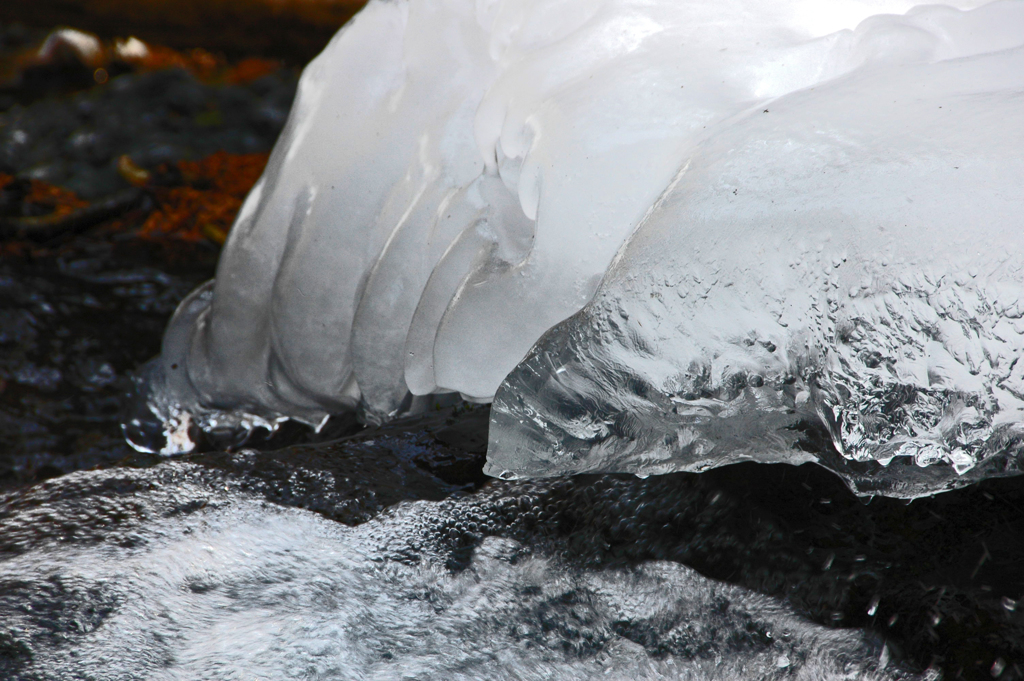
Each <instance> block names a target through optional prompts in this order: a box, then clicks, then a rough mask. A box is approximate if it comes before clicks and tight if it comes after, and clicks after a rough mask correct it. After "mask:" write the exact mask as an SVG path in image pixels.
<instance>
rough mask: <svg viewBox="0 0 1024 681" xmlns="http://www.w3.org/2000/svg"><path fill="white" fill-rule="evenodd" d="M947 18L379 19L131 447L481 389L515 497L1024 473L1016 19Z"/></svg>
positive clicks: (343, 56) (988, 10)
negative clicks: (702, 477) (753, 481)
mask: <svg viewBox="0 0 1024 681" xmlns="http://www.w3.org/2000/svg"><path fill="white" fill-rule="evenodd" d="M950 4H955V5H956V7H949V6H939V5H936V6H928V7H920V8H913V9H911V6H910V3H905V2H901V1H899V0H892V1H889V0H886V1H874V2H871V1H857V0H833V1H830V2H827V3H822V2H817V1H814V2H812V1H810V0H807V1H806V2H801V1H790V2H749V1H747V0H735V1H733V2H729V1H727V0H714V1H713V2H704V1H696V2H686V3H679V2H674V1H665V2H655V3H649V2H644V3H637V2H627V1H622V0H607V1H606V2H599V3H595V2H592V1H591V0H563V1H562V2H550V1H547V2H526V1H512V0H506V1H504V2H497V1H494V2H487V1H485V0H481V1H478V2H476V3H471V2H468V1H467V0H458V1H456V0H451V1H447V2H446V1H442V0H410V1H408V2H376V1H375V2H371V3H370V4H369V5H368V6H367V7H366V8H365V9H364V10H363V11H362V12H361V13H360V14H359V15H358V16H357V17H356V18H355V19H354V20H353V21H352V22H351V23H350V24H349V25H348V26H347V27H346V28H344V29H343V30H342V31H341V32H340V33H339V34H338V36H337V37H336V38H335V39H334V41H333V42H332V43H331V44H330V45H329V46H328V48H327V49H326V50H325V51H324V53H323V54H322V55H320V57H318V58H317V59H316V60H315V61H314V62H313V63H312V64H310V66H309V67H308V68H307V69H306V71H305V73H304V75H303V78H302V82H301V84H300V88H299V93H298V96H297V99H296V103H295V105H294V108H293V111H292V114H291V117H290V119H289V122H288V125H287V127H286V130H285V132H284V133H283V135H282V137H281V139H280V141H279V142H278V145H277V147H276V149H275V151H274V154H273V155H272V158H271V161H270V164H269V166H268V170H267V172H266V173H265V175H264V177H263V178H262V179H261V181H260V182H259V184H258V185H257V186H256V187H255V188H254V189H253V191H252V193H251V195H250V196H249V198H248V200H247V201H246V203H245V205H244V207H243V209H242V211H241V214H240V215H239V217H238V220H237V223H236V225H235V227H234V229H233V230H232V235H231V238H230V240H229V243H228V244H227V247H226V248H225V251H224V254H223V256H222V259H221V262H220V265H219V268H218V273H217V279H216V281H215V282H211V283H209V284H207V285H206V286H205V287H203V288H201V289H199V290H198V291H196V292H195V293H194V294H193V295H192V296H191V297H190V298H189V299H188V300H186V301H185V302H184V303H183V304H182V306H181V308H180V309H179V311H178V312H177V314H176V315H175V318H174V319H173V320H172V322H171V325H170V327H169V328H168V331H167V334H166V336H165V340H164V347H163V352H162V355H161V357H160V358H159V359H158V360H157V361H156V362H155V363H154V364H153V365H151V366H150V368H149V370H148V373H147V375H146V377H145V379H144V381H143V384H142V395H141V398H140V409H139V414H138V416H137V418H134V419H131V420H130V421H129V422H128V423H127V424H126V432H127V433H128V435H129V437H130V438H131V439H132V440H133V441H134V442H135V443H136V446H139V447H148V448H150V449H158V450H162V451H164V452H165V453H173V452H175V451H182V450H187V449H188V448H189V447H191V446H192V445H191V440H190V438H189V435H188V430H189V428H190V427H193V426H198V427H200V428H202V429H204V430H217V429H222V428H227V429H238V428H242V429H245V428H252V427H254V426H255V425H265V426H267V427H274V426H275V424H277V423H279V422H280V420H282V419H285V418H294V419H298V420H301V421H305V422H307V423H310V424H313V425H316V424H318V423H321V422H322V420H323V419H324V418H325V417H326V415H327V414H329V413H332V412H337V411H341V410H348V409H354V408H358V409H361V410H362V412H363V413H364V414H365V415H366V417H367V419H368V420H370V421H381V420H385V419H387V418H389V417H390V416H392V415H394V414H395V413H398V412H399V411H401V410H403V409H408V408H409V406H410V400H409V396H410V395H414V396H421V395H428V394H432V393H444V392H457V393H461V394H462V395H463V396H464V397H466V398H468V399H472V400H477V401H489V400H491V399H492V398H493V399H494V400H495V410H494V414H495V415H494V422H493V424H492V434H491V443H490V450H489V454H488V456H489V468H488V470H489V471H490V472H491V473H493V474H496V475H503V476H505V477H509V476H517V475H552V474H558V473H565V472H577V471H632V472H636V473H639V474H650V473H660V472H665V471H671V470H701V469H704V468H708V467H712V466H717V465H722V464H725V463H728V462H731V461H735V460H740V459H753V460H759V461H787V462H791V463H798V462H802V461H807V460H817V461H819V462H820V463H822V464H824V465H826V466H828V467H830V468H831V469H832V470H834V471H836V472H837V473H839V474H840V475H842V476H843V477H844V478H845V479H846V480H847V481H848V482H849V483H850V484H851V486H853V487H854V488H855V489H857V490H858V491H861V492H864V493H882V494H893V495H898V496H910V497H913V496H917V495H921V494H928V493H933V492H935V491H938V490H942V489H948V488H950V487H953V486H957V485H960V484H966V482H968V481H970V480H972V479H977V478H979V477H985V476H991V475H1005V474H1012V473H1016V472H1019V468H1020V459H1019V456H1018V453H1019V450H1020V442H1021V435H1022V430H1021V429H1022V425H1021V424H1022V418H1021V417H1022V413H1024V412H1022V410H1024V363H1021V362H1018V361H1017V360H1018V358H1019V356H1020V353H1021V349H1022V345H1024V321H1022V317H1024V288H1022V285H1024V273H1022V271H1021V267H1022V262H1024V260H1022V255H1024V248H1022V246H1024V237H1022V234H1021V231H1022V230H1021V227H1022V225H1021V215H1024V210H1022V208H1024V192H1022V190H1021V186H1022V180H1024V155H1022V153H1021V152H1022V150H1024V105H1022V104H1021V102H1022V101H1024V99H1022V94H1024V48H1022V45H1024V3H1021V2H1013V1H1002V2H995V3H991V4H988V5H984V6H981V7H978V8H976V9H972V8H973V7H975V6H976V5H978V4H980V3H975V2H971V1H968V0H962V1H959V2H955V3H950ZM908 10H909V11H908ZM967 10H969V11H967ZM881 12H894V13H904V14H879V13H881ZM588 303H589V304H588ZM549 329H550V330H549ZM542 336H543V337H542ZM538 339H540V341H538ZM535 343H536V345H534V344H535ZM531 347H532V349H531ZM524 356H525V358H526V359H525V360H524V359H523V358H524ZM521 360H522V362H521V363H520V361H521ZM517 364H518V366H517ZM510 372H511V373H510ZM506 376H507V378H506ZM499 386H500V387H499ZM495 393H497V395H496V396H495ZM154 416H155V421H156V422H157V424H156V426H155V428H154V426H153V422H154ZM818 431H821V432H822V434H823V435H824V439H825V441H827V440H828V439H831V440H832V442H833V443H834V445H835V448H836V451H835V452H832V451H831V450H829V449H828V448H827V447H822V446H820V443H817V444H815V442H814V441H815V439H816V438H817V433H818ZM147 432H149V433H150V436H147V435H146V433H147Z"/></svg>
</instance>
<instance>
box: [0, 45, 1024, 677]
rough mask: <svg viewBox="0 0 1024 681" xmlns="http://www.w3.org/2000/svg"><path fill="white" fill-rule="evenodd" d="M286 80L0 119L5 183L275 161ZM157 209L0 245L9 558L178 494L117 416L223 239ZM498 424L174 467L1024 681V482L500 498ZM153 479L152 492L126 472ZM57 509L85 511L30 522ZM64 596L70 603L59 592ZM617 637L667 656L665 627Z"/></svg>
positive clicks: (123, 521) (504, 492)
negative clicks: (422, 525) (646, 566)
mask: <svg viewBox="0 0 1024 681" xmlns="http://www.w3.org/2000/svg"><path fill="white" fill-rule="evenodd" d="M0 34H2V31H0ZM79 85H80V84H79ZM294 85H295V74H294V72H291V71H288V70H283V71H279V72H275V73H273V74H271V75H269V76H265V77H264V78H263V79H261V80H255V81H252V82H250V83H247V84H244V85H238V84H209V83H203V82H201V81H200V80H198V79H197V78H195V77H194V76H193V75H191V74H189V73H188V72H187V71H182V70H169V71H160V72H151V73H135V72H128V73H124V74H122V75H120V76H116V77H114V78H111V79H110V80H109V81H108V82H107V83H105V84H103V85H91V86H89V87H87V88H85V89H81V87H79V86H76V87H69V88H65V89H59V88H58V90H57V91H47V92H45V93H44V94H43V95H39V96H28V95H25V94H24V93H22V94H21V95H19V97H22V99H19V100H18V101H16V102H10V103H9V104H8V106H7V107H6V110H5V111H0V163H3V164H6V165H3V166H2V167H0V172H6V173H8V174H10V175H14V176H16V177H19V178H22V179H31V178H34V179H37V180H42V179H44V180H47V181H49V182H51V183H52V184H58V185H64V186H67V187H70V188H73V189H76V190H77V191H79V192H80V193H81V195H82V196H83V197H86V198H90V199H94V200H102V199H103V197H105V196H109V195H111V194H114V193H116V192H119V191H124V190H127V189H130V185H129V184H128V183H127V181H126V180H125V179H124V175H123V173H119V171H118V169H117V166H116V160H117V158H118V157H119V156H120V155H122V154H129V155H131V157H132V159H133V160H134V161H136V162H137V163H139V164H140V165H141V166H146V167H151V168H155V167H156V166H158V165H159V164H160V163H170V162H174V161H177V160H180V159H183V158H196V157H199V156H202V155H205V154H209V153H211V152H212V151H215V150H217V149H226V150H228V151H232V152H235V153H242V152H250V151H265V150H267V149H269V147H270V146H271V144H272V143H273V140H274V138H275V136H276V134H277V132H278V131H279V130H280V127H281V125H282V124H283V121H284V115H285V112H286V111H287V105H288V101H289V100H290V97H291V93H293V92H294ZM211 112H216V114H214V113H211ZM5 200H6V201H7V203H6V204H5V203H3V201H5ZM20 200H21V199H19V198H18V197H17V196H14V195H10V196H8V197H7V199H4V198H2V197H0V213H2V215H0V220H3V219H8V218H11V217H14V218H18V219H20V218H21V217H24V214H25V212H26V211H27V210H28V209H27V208H26V207H25V206H23V205H22V204H21V203H19V201H20ZM142 201H143V204H142V205H141V207H140V205H135V206H134V207H132V208H131V210H132V211H135V213H134V215H135V217H134V218H132V217H131V216H132V215H133V213H131V212H130V211H129V212H128V214H127V216H128V217H124V216H122V217H121V218H120V219H122V221H123V222H124V224H123V225H122V226H121V227H120V228H119V229H117V230H110V229H108V230H105V229H104V227H103V224H101V223H97V224H95V225H92V226H89V227H87V228H83V229H79V230H76V233H74V234H72V233H70V232H69V233H64V234H61V233H58V234H56V235H54V236H52V237H50V238H47V239H43V240H42V241H34V242H32V243H30V244H28V245H25V244H21V245H18V244H13V242H12V239H14V237H10V236H8V237H6V239H7V240H6V241H5V242H3V243H2V244H0V245H3V247H4V249H5V250H3V251H2V255H0V528H2V529H0V560H2V559H3V557H4V556H12V555H17V554H19V553H22V552H24V551H27V550H29V549H30V548H31V547H33V546H35V545H36V544H38V543H39V542H42V541H44V540H46V539H47V538H53V537H58V536H59V537H61V538H63V539H64V540H66V541H68V542H71V543H76V542H104V541H121V539H120V538H123V537H122V535H123V534H124V533H125V532H129V530H130V527H131V526H132V524H133V523H139V522H145V518H144V517H139V518H136V517H133V516H132V515H131V512H126V513H118V514H114V515H110V514H107V515H104V514H102V513H98V512H97V513H92V512H91V511H90V510H89V509H100V508H106V507H107V506H110V505H114V506H116V505H117V504H118V503H119V501H118V500H120V499H125V498H128V497H129V496H131V495H137V494H140V493H142V492H144V491H145V490H142V492H140V490H141V489H142V488H141V487H139V486H140V485H142V486H143V487H145V486H146V485H151V487H146V489H155V487H152V486H153V485H155V486H159V485H161V484H168V483H167V481H163V482H160V481H161V480H163V477H161V476H164V477H167V476H168V475H171V473H170V472H169V471H171V469H170V468H169V467H168V464H166V463H162V462H160V461H159V460H158V459H156V458H155V457H151V456H147V455H140V454H137V453H135V452H134V451H133V450H131V449H130V448H129V447H127V445H125V444H124V441H123V439H122V438H121V434H120V427H119V415H120V410H121V408H122V402H123V399H124V396H125V395H126V394H127V392H128V390H129V387H130V377H131V375H132V372H133V371H135V370H136V369H137V368H138V367H139V366H141V364H142V363H143V362H145V361H146V360H147V359H149V358H150V357H152V356H153V355H154V354H156V353H157V352H158V351H159V344H160V337H161V332H162V329H163V326H164V324H165V323H166V321H167V319H168V317H169V316H170V314H171V313H172V312H173V310H174V307H175V305H176V304H177V303H178V301H180V300H181V299H182V297H183V296H184V295H186V294H187V293H188V291H189V290H190V289H191V288H193V287H194V286H196V285H197V284H198V283H200V282H201V281H203V280H205V279H207V278H209V277H210V276H212V274H213V271H214V266H215V263H216V258H217V252H218V246H217V244H216V243H214V242H213V241H203V240H200V241H195V240H193V241H186V240H178V241H176V240H174V239H173V238H168V239H163V240H154V239H142V238H140V237H139V235H138V232H137V228H138V225H139V223H140V221H141V220H142V219H143V217H144V215H143V213H144V212H145V205H144V204H145V198H143V199H142ZM29 212H31V211H29ZM133 220H134V222H133ZM12 244H13V246H17V247H16V248H15V247H13V246H12ZM486 424H487V409H486V408H482V407H475V408H471V407H468V406H463V407H457V408H448V409H445V410H442V411H438V412H436V413H433V414H430V415H428V416H420V417H416V418H412V419H408V420H406V421H403V422H399V423H395V424H391V425H389V426H386V427H383V428H380V429H374V430H364V429H362V428H361V427H360V426H359V424H357V423H356V422H355V421H354V420H353V419H352V418H350V417H345V416H340V417H338V418H336V419H334V420H332V422H331V423H330V424H329V426H328V427H327V428H326V429H325V431H324V432H322V433H321V434H320V435H318V436H314V435H313V434H311V433H310V432H309V431H307V430H306V429H304V428H301V427H292V426H286V427H284V428H283V429H282V430H281V431H280V432H278V433H277V434H275V435H274V436H273V437H271V438H264V439H263V440H260V438H258V437H257V438H256V439H255V440H253V441H252V442H249V443H247V444H246V448H245V449H244V450H236V451H218V450H216V449H213V450H211V451H205V452H199V453H195V454H192V455H189V456H187V457H183V459H182V461H181V463H187V464H193V465H196V466H198V467H199V469H197V470H200V471H201V475H199V478H201V481H202V484H204V485H209V486H211V488H212V487H217V488H218V489H220V488H223V489H229V488H230V489H231V490H232V492H231V493H232V494H249V495H257V496H260V497H263V498H265V499H266V500H267V501H268V502H271V503H274V504H281V505H286V506H296V507H301V508H305V509H309V510H311V511H314V512H316V513H319V514H321V515H323V516H324V517H326V518H328V519H331V520H334V521H337V522H340V523H344V524H347V525H356V524H360V523H363V522H365V521H367V520H368V519H370V518H373V517H374V516H376V515H377V514H379V513H380V512H381V511H382V510H384V509H386V508H389V507H391V506H393V505H394V504H396V503H398V502H400V501H403V500H417V499H425V500H440V499H445V498H461V499H464V500H466V503H464V504H463V505H462V506H461V507H460V508H462V509H463V510H461V511H460V512H459V513H460V515H458V516H457V517H454V518H448V519H446V520H439V523H440V524H439V525H438V527H436V528H433V530H432V531H433V532H434V533H435V534H436V535H437V537H438V538H439V540H438V541H440V542H441V543H442V544H444V546H445V547H446V550H447V552H448V553H447V555H448V567H449V569H451V570H455V571H457V570H460V569H461V568H462V567H463V566H464V565H465V564H466V561H467V559H468V556H469V555H470V552H471V550H472V549H473V548H474V547H475V546H478V545H479V543H480V542H481V541H482V540H483V539H484V537H486V536H505V537H511V538H514V539H516V540H517V541H520V542H523V543H524V544H527V545H531V546H538V547H543V548H544V550H546V551H549V552H552V553H557V554H559V555H562V556H563V557H564V558H565V559H566V560H569V561H573V562H577V563H579V564H581V565H585V566H607V565H630V564H636V563H638V562H640V561H644V560H651V559H659V560H671V561H678V562H681V563H684V564H686V565H689V566H691V567H693V568H696V569H697V570H699V571H700V572H701V573H703V574H704V575H706V576H709V577H712V578H715V579H718V580H723V581H727V582H731V583H734V584H738V585H741V586H745V587H747V588H751V589H754V590H757V591H760V592H762V593H765V594H770V595H773V596H777V597H782V598H785V599H788V600H789V602H791V603H792V604H793V605H794V606H795V607H796V608H797V609H798V610H799V611H800V612H801V613H803V614H805V615H806V616H808V617H809V618H811V619H813V620H814V621H816V622H819V623H822V624H825V625H828V626H837V627H851V626H855V627H865V628H869V629H872V630H874V631H876V632H878V634H879V635H881V636H883V637H885V638H886V639H887V640H888V641H889V645H890V648H891V650H892V651H893V654H894V655H895V656H897V657H902V658H903V659H905V660H906V661H907V662H908V663H909V664H911V665H912V666H916V667H917V668H919V669H924V668H927V667H932V668H933V669H936V670H940V671H941V672H942V673H943V676H944V678H947V679H957V678H965V679H983V678H1001V679H1022V678H1024V603H1022V604H1021V605H1020V606H1019V607H1018V603H1019V602H1020V600H1021V598H1022V597H1024V477H1022V478H1015V479H1006V480H993V481H987V482H984V483H981V484H977V485H974V486H972V487H969V488H967V489H963V490H959V491H956V492H950V493H947V494H943V495H941V496H939V497H935V498H930V499H920V500H917V501H914V502H913V503H910V504H907V503H905V502H902V501H896V500H891V499H884V498H875V499H873V500H871V501H870V502H867V501H865V500H861V499H858V498H856V497H854V496H853V495H852V494H850V493H849V492H848V491H847V490H846V489H845V488H844V487H843V486H842V485H841V484H840V483H839V482H838V481H837V480H836V479H835V478H834V477H832V476H831V475H829V474H828V473H826V472H825V471H823V470H821V469H818V468H816V467H814V466H810V465H808V466H802V467H799V468H797V467H789V466H758V465H754V464H743V465H739V466H731V467H728V468H724V469H720V470H716V471H712V472H709V473H705V474H702V475H691V474H675V475H667V476H658V477H652V478H648V479H645V480H641V479H637V478H633V477H630V476H620V475H609V476H579V477H576V478H571V479H555V480H544V481H536V482H503V481H496V480H490V479H487V478H486V477H485V476H483V475H482V473H481V469H482V465H483V459H484V453H485V446H486ZM313 440H318V442H315V443H314V442H312V441H313ZM83 469H103V470H105V471H106V473H103V474H102V475H100V476H99V477H96V478H92V479H91V482H90V483H89V484H88V485H83V484H79V483H78V482H75V481H71V482H67V483H66V484H65V483H62V482H61V481H60V480H54V481H50V482H45V481H47V480H50V479H51V478H58V477H60V476H65V475H66V474H68V473H70V472H72V471H78V470H83ZM139 469H144V470H145V471H149V473H146V476H149V477H138V476H135V477H132V476H127V472H128V471H137V470H139ZM126 476H127V477H126ZM171 477H173V475H171ZM129 478H130V481H128V482H126V480H129ZM150 478H152V480H150ZM170 479H171V478H168V480H170ZM67 480H72V479H67ZM140 481H141V482H140ZM154 481H156V482H154ZM65 507H67V508H72V510H74V509H79V510H80V511H82V512H80V513H79V512H68V513H67V514H65V515H62V512H56V511H55V512H54V513H52V514H48V513H35V511H34V510H40V509H42V510H45V509H47V508H54V509H59V508H65ZM83 509H84V510H83ZM182 512H183V513H188V510H187V509H186V510H183V511H182ZM26 517H31V518H34V519H35V520H33V521H32V522H31V523H27V524H26V523H25V522H22V520H20V519H24V518H26ZM126 528H127V529H126ZM13 588H14V587H13V586H11V585H6V586H5V585H0V601H2V607H3V608H14V609H15V610H16V609H17V608H19V607H21V606H20V605H19V602H18V600H17V599H16V598H14V597H13V596H11V598H6V597H7V596H10V595H11V594H13V593H14V591H10V589H13ZM5 589H6V591H5ZM8 591H10V593H8ZM49 598H51V600H53V601H54V603H51V605H54V604H57V605H59V603H57V602H58V601H59V600H60V598H61V596H60V594H55V595H52V596H51V597H49ZM12 599H13V600H12ZM54 609H55V611H56V610H59V608H57V607H56V605H54ZM44 611H45V609H44ZM41 616H42V615H41ZM43 617H44V618H45V616H43ZM4 621H5V618H4V617H0V670H3V671H4V672H5V673H7V674H10V675H12V676H13V677H15V678H16V677H17V675H18V670H19V669H21V666H22V665H23V664H25V663H26V662H25V658H24V655H26V654H28V653H26V652H25V651H26V650H28V648H25V647H18V645H20V644H18V645H16V643H17V641H18V640H19V639H18V636H19V635H20V634H18V632H15V631H13V630H12V631H8V630H6V629H5V627H6V625H5V624H4ZM12 621H13V620H12ZM47 622H49V620H47ZM47 622H44V623H43V624H45V626H46V627H50V628H51V629H54V631H57V630H60V628H61V627H62V626H65V624H62V622H63V620H57V619H55V620H54V621H53V622H49V623H47ZM40 626H43V625H40ZM67 626H70V625H67ZM58 633H59V631H58ZM620 634H621V635H624V636H627V637H628V638H630V639H631V640H634V641H636V642H637V643H640V644H641V645H643V646H644V647H645V648H646V649H647V651H648V654H650V655H659V654H665V651H664V650H661V649H660V648H659V646H660V645H662V643H660V642H659V641H660V640H661V639H659V635H658V632H657V631H647V630H641V629H636V630H635V631H634V630H632V629H630V630H629V631H624V633H622V632H620Z"/></svg>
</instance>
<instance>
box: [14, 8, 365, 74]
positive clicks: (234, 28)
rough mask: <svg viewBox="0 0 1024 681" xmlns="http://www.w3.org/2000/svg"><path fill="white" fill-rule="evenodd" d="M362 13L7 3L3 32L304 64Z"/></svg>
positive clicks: (327, 10)
mask: <svg viewBox="0 0 1024 681" xmlns="http://www.w3.org/2000/svg"><path fill="white" fill-rule="evenodd" d="M362 5H363V2H362V1H361V0H5V2H3V3H0V24H3V25H10V24H14V23H20V24H22V25H23V26H24V27H27V28H29V29H37V30H38V29H42V30H47V29H50V28H53V27H55V26H69V27H73V28H77V29H79V30H83V31H89V32H91V33H94V34H96V35H98V36H99V37H100V38H106V39H112V38H118V37H120V38H127V37H128V36H136V37H137V38H139V39H140V40H142V41H145V42H152V43H156V44H160V45H166V46H168V47H172V48H175V49H179V50H181V49H189V48H193V47H203V48H205V49H206V50H209V51H211V52H215V53H222V54H223V55H225V56H227V57H228V58H238V57H241V56H250V55H254V54H256V55H262V56H268V57H275V58H278V59H284V60H287V61H289V62H292V63H297V64H302V63H305V62H306V61H309V60H310V59H311V58H312V57H314V56H315V55H316V54H317V52H319V51H320V50H321V49H322V48H323V46H324V45H326V44H327V41H328V40H330V38H331V36H332V35H334V33H335V31H337V30H338V28H339V27H340V26H341V25H342V24H344V23H345V22H346V21H347V20H348V19H349V17H351V16H352V15H353V14H354V13H355V12H356V11H358V9H359V8H360V7H361V6H362Z"/></svg>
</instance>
